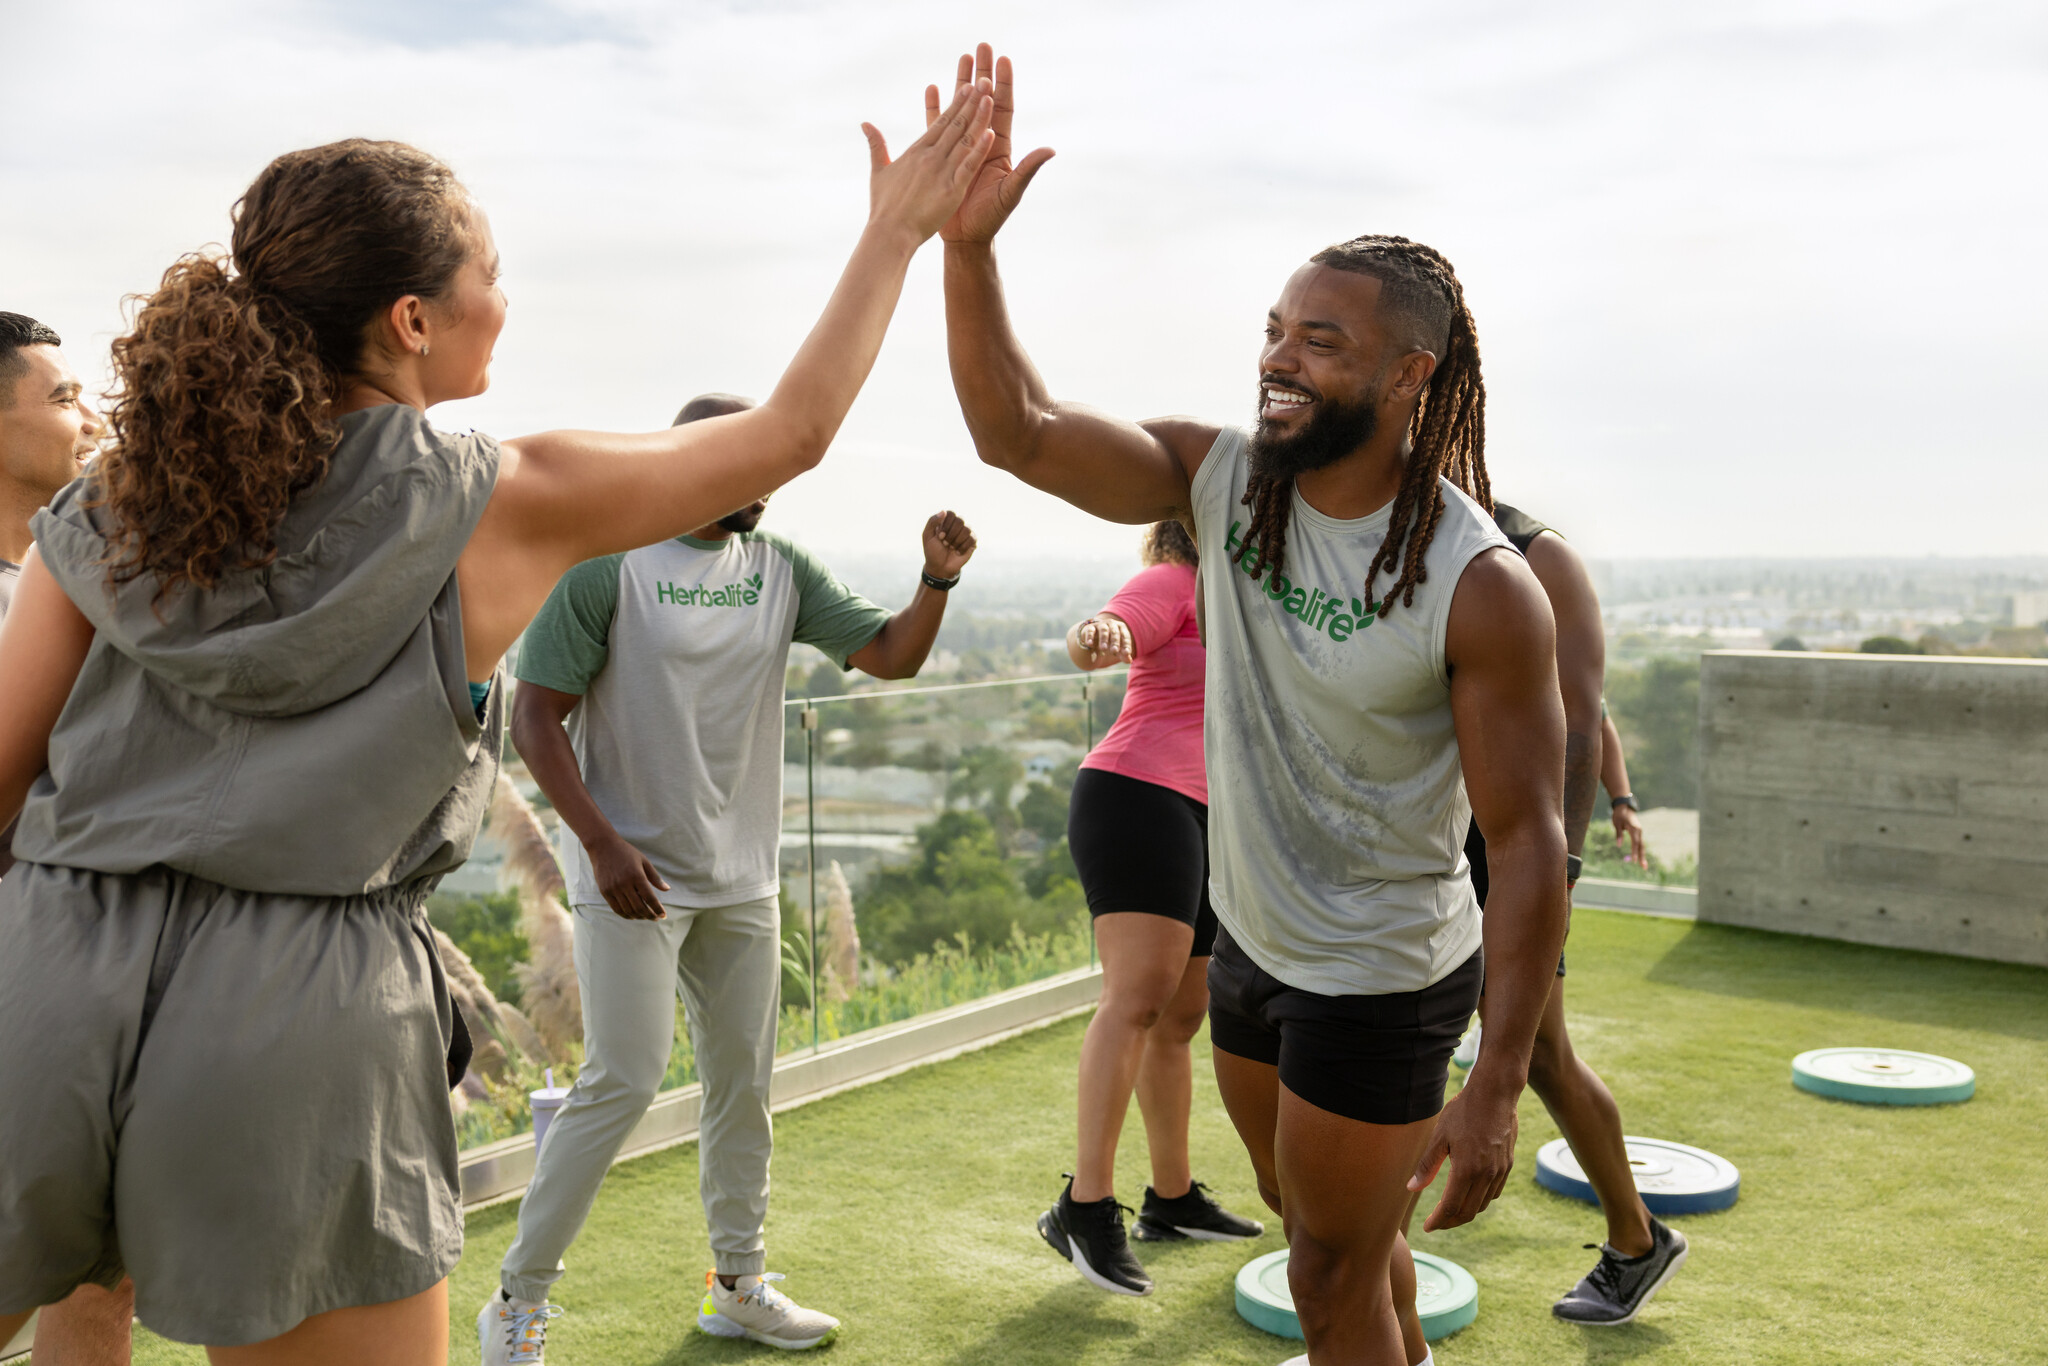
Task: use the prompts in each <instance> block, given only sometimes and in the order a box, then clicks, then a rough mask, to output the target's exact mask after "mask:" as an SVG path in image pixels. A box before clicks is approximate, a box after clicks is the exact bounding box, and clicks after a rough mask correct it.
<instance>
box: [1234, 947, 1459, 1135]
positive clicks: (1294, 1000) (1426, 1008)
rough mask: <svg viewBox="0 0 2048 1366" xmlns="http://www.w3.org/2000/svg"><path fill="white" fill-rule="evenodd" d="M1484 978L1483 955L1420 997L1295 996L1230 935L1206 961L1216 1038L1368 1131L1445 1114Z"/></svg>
mask: <svg viewBox="0 0 2048 1366" xmlns="http://www.w3.org/2000/svg"><path fill="white" fill-rule="evenodd" d="M1485 973H1486V951H1485V950H1484V949H1474V950H1473V951H1472V956H1471V957H1470V958H1467V959H1466V960H1465V961H1464V962H1463V963H1461V964H1459V965H1458V966H1457V967H1456V968H1454V969H1452V970H1451V972H1450V974H1449V975H1448V976H1446V977H1444V978H1443V979H1442V980H1440V981H1438V982H1436V983H1435V984H1434V985H1432V986H1427V987H1424V988H1423V989H1422V990H1420V991H1397V992H1390V993H1388V994H1385V995H1380V996H1324V995H1321V994H1320V993H1317V992H1313V991H1302V990H1300V989H1299V988H1296V987H1290V986H1288V985H1287V984H1286V983H1285V982H1283V981H1281V980H1280V979H1279V978H1277V977H1274V976H1273V975H1272V974H1271V973H1269V972H1267V971H1266V970H1265V969H1264V968H1261V967H1260V966H1259V965H1258V964H1257V963H1254V962H1253V961H1252V960H1251V959H1250V958H1248V957H1246V956H1245V952H1244V950H1243V949H1240V948H1239V947H1238V946H1237V945H1236V944H1235V943H1234V942H1232V940H1231V938H1230V933H1229V931H1227V930H1226V931H1224V932H1223V933H1221V934H1219V935H1218V936H1217V938H1216V952H1215V954H1214V955H1213V956H1211V958H1210V959H1209V1039H1210V1041H1211V1042H1212V1043H1214V1044H1215V1046H1216V1047H1218V1048H1220V1049H1222V1050H1223V1051H1224V1052H1225V1053H1230V1054H1234V1055H1236V1056H1237V1057H1240V1058H1249V1059H1251V1060H1252V1061H1253V1062H1262V1063H1266V1064H1267V1065H1269V1066H1273V1067H1278V1068H1279V1069H1280V1082H1281V1084H1282V1085H1284V1086H1285V1087H1286V1088H1287V1089H1288V1090H1290V1091H1292V1092H1294V1094H1295V1095H1297V1096H1300V1097H1301V1098H1302V1099H1303V1100H1305V1101H1307V1102H1308V1103H1309V1104H1311V1105H1313V1106H1315V1107H1316V1108H1317V1109H1319V1110H1328V1111H1329V1112H1330V1113H1331V1114H1334V1115H1342V1116H1343V1117H1344V1118H1346V1119H1355V1120H1358V1121H1359V1122H1361V1123H1364V1124H1413V1123H1414V1122H1415V1121H1417V1120H1420V1119H1428V1118H1430V1117H1431V1116H1433V1115H1435V1114H1436V1113H1437V1111H1439V1110H1441V1109H1443V1104H1444V1083H1445V1082H1446V1081H1447V1080H1448V1079H1449V1077H1450V1066H1451V1053H1452V1051H1453V1050H1455V1049H1456V1048H1457V1046H1458V1040H1459V1039H1460V1038H1462V1037H1464V1034H1465V1027H1466V1026H1467V1025H1468V1024H1470V1023H1471V1021H1472V1012H1473V1011H1474V1010H1475V1009H1477V1008H1478V1006H1479V988H1480V984H1481V982H1482V980H1483V979H1484V977H1485Z"/></svg>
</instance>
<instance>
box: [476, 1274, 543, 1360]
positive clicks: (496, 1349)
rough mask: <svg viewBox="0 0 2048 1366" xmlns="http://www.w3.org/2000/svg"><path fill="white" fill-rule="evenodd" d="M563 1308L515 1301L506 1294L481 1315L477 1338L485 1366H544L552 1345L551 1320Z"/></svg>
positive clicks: (494, 1299)
mask: <svg viewBox="0 0 2048 1366" xmlns="http://www.w3.org/2000/svg"><path fill="white" fill-rule="evenodd" d="M561 1313H562V1306H561V1305H559V1304H533V1303H531V1302H529V1301H526V1300H515V1299H513V1298H512V1297H511V1296H510V1295H507V1294H506V1293H505V1292H504V1291H503V1290H500V1291H498V1292H497V1293H496V1294H495V1295H492V1296H491V1297H490V1298H489V1299H487V1300H485V1301H484V1307H483V1308H482V1309H480V1310H478V1311H477V1315H476V1338H477V1343H478V1345H480V1346H481V1347H482V1348H483V1353H484V1366H542V1362H541V1356H542V1353H544V1352H545V1351H546V1350H547V1345H548V1320H549V1319H552V1318H558V1317H560V1316H561Z"/></svg>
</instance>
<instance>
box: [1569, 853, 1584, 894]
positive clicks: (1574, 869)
mask: <svg viewBox="0 0 2048 1366" xmlns="http://www.w3.org/2000/svg"><path fill="white" fill-rule="evenodd" d="M1585 866H1586V861H1585V860H1584V859H1582V858H1580V857H1579V856H1578V855H1577V854H1566V855H1565V856H1564V885H1565V888H1566V890H1570V889H1571V888H1573V887H1576V886H1578V885H1579V870H1580V869H1581V868H1583V867H1585Z"/></svg>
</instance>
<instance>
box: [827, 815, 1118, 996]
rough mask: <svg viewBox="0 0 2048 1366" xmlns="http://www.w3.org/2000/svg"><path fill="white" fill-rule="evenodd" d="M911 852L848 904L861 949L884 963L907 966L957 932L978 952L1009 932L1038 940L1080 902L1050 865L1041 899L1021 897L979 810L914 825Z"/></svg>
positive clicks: (1021, 889) (1010, 865) (1069, 916)
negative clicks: (914, 846) (911, 857)
mask: <svg viewBox="0 0 2048 1366" xmlns="http://www.w3.org/2000/svg"><path fill="white" fill-rule="evenodd" d="M917 848H918V853H917V857H916V858H915V859H914V860H913V861H912V862H910V863H909V864H907V865H905V866H903V867H898V868H882V869H879V870H877V871H876V872H875V873H874V874H873V875H871V876H870V877H869V879H868V882H867V886H866V887H865V889H863V892H862V894H861V895H860V896H859V897H857V898H855V901H854V906H855V910H856V914H857V915H858V916H859V920H860V937H861V943H862V945H863V946H864V947H865V948H867V949H868V951H869V952H871V953H873V954H874V955H875V956H876V957H877V958H879V959H881V960H882V961H883V962H885V963H891V964H895V963H907V962H909V961H910V960H911V959H912V958H914V957H916V956H917V955H918V954H920V953H930V952H931V951H932V948H933V946H934V945H936V944H941V943H950V942H954V941H955V940H956V939H957V937H958V936H959V935H961V934H965V935H966V936H967V939H968V943H969V944H970V945H971V946H972V947H973V948H974V949H976V950H978V951H985V950H988V949H992V948H995V947H998V946H1000V945H1002V944H1005V943H1008V942H1009V940H1010V937H1011V933H1012V927H1013V926H1014V927H1016V928H1018V929H1021V930H1023V931H1024V932H1025V933H1026V934H1045V933H1047V932H1049V931H1051V930H1054V929H1058V928H1060V927H1061V926H1062V925H1064V924H1066V923H1067V922H1068V921H1070V920H1071V919H1072V917H1073V915H1074V914H1075V910H1076V907H1077V906H1078V904H1079V898H1078V888H1076V887H1074V886H1073V885H1072V884H1071V882H1069V881H1066V880H1063V879H1061V878H1059V877H1058V876H1056V875H1055V874H1056V873H1057V871H1058V870H1057V866H1055V867H1054V869H1053V870H1052V873H1051V874H1048V875H1047V876H1046V877H1045V878H1043V879H1042V880H1041V881H1042V884H1043V885H1044V886H1045V889H1046V893H1047V895H1046V896H1045V897H1044V898H1043V899H1039V898H1034V897H1031V896H1028V895H1026V894H1025V889H1024V887H1023V886H1021V885H1020V884H1019V881H1018V878H1017V874H1016V872H1015V868H1014V864H1013V862H1012V860H1010V859H1008V858H1006V857H1005V856H1004V854H1003V850H1002V847H1001V845H1000V843H999V842H998V840H997V838H996V829H995V827H994V826H993V825H992V824H990V822H989V819H988V817H987V816H985V815H983V814H982V813H981V812H979V811H959V810H954V811H946V812H942V813H941V814H940V815H939V818H938V819H937V820H935V821H932V822H930V823H929V824H926V825H922V826H919V827H918V830H917ZM1069 863H1070V864H1071V860H1069Z"/></svg>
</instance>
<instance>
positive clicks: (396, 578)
mask: <svg viewBox="0 0 2048 1366" xmlns="http://www.w3.org/2000/svg"><path fill="white" fill-rule="evenodd" d="M341 429H342V440H341V444H340V445H339V446H338V447H337V448H336V450H335V453H334V458H333V461H332V464H331V467H330V468H329V470H328V473H327V476H326V478H324V479H322V480H321V481H320V483H319V484H317V485H316V486H314V487H313V488H311V489H309V490H307V491H306V492H304V493H302V494H300V495H299V497H298V498H297V499H296V500H295V501H294V502H293V504H292V506H291V510H290V511H289V512H288V513H286V515H285V519H284V522H283V525H282V526H281V527H280V528H279V531H278V536H277V546H278V555H277V558H276V560H275V561H274V562H273V563H271V564H270V565H268V566H265V567H264V568H261V569H254V570H248V571H244V572H240V573H236V574H231V575H228V576H227V577H225V578H223V579H222V580H221V581H220V583H219V584H217V585H216V586H215V587H213V588H210V589H205V590H196V589H191V588H183V589H180V590H178V591H175V592H173V593H172V594H170V595H169V596H168V597H166V598H164V599H163V601H162V602H160V603H153V602H152V599H154V598H155V595H156V589H157V583H156V578H155V576H154V575H148V574H145V575H143V576H142V577H140V578H136V579H131V580H130V581H128V582H127V583H124V584H119V585H110V584H109V583H108V580H107V570H106V562H107V558H108V552H109V544H108V540H107V534H108V530H109V521H110V516H109V513H108V511H107V510H106V509H105V508H91V507H87V506H85V503H86V496H87V494H88V493H89V492H90V489H91V486H92V483H91V479H90V478H89V477H88V478H86V479H82V480H79V481H78V482H76V483H74V484H72V485H71V486H70V487H69V488H67V489H65V490H64V491H63V492H62V493H60V494H59V495H58V496H57V497H56V498H55V499H54V500H53V501H52V502H51V504H50V506H49V507H48V508H47V509H46V510H44V511H43V512H41V513H38V514H37V516H36V518H35V522H34V531H35V537H36V543H37V545H38V547H39V548H40V550H41V553H42V557H43V561H44V563H45V564H47V565H48V566H49V568H50V571H51V573H53V574H54V575H55V576H56V578H57V581H58V583H59V584H60V585H61V586H62V587H63V589H64V591H65V593H66V594H68V595H69V596H70V598H71V600H72V602H74V603H76V604H77V605H78V608H79V610H80V611H81V612H83V613H84V614H85V615H86V617H87V618H88V619H89V620H90V621H91V622H92V624H93V627H94V629H95V630H96V631H97V632H98V634H97V635H96V636H95V637H94V639H93V643H92V646H91V649H90V650H89V651H88V652H87V654H86V658H85V664H84V667H83V668H82V669H81V670H80V671H79V675H78V682H77V684H76V685H75V686H74V687H73V688H72V690H71V697H70V700H69V701H68V702H67V703H66V704H65V706H64V710H63V712H62V714H61V715H60V716H59V717H58V720H57V726H56V729H55V730H54V731H52V732H51V735H50V766H49V769H48V771H47V772H45V773H44V774H43V775H42V777H41V778H39V779H37V781H36V783H35V786H34V787H33V788H32V789H31V790H30V793H29V797H28V801H27V804H26V805H25V806H24V807H23V809H22V815H21V827H20V832H19V833H18V834H17V836H16V837H15V844H14V851H15V855H16V857H18V858H21V859H24V860H28V861H31V862H35V863H43V864H56V865H61V866H65V867H72V868H85V869H92V870H95V871H98V872H103V873H136V872H140V871H142V870H143V869H145V868H149V867H152V866H154V865H158V864H161V865H165V866H168V867H170V868H173V869H176V870H178V871H180V872H185V873H190V874H192V875H193V876H195V877H201V878H205V879H207V880H209V881H213V882H218V883H221V884H223V885H226V886H229V887H235V888H239V889H241V890H244V891H251V892H276V893H288V894H297V895H306V896H354V895H360V894H362V893H366V892H375V891H380V890H382V889H385V888H389V887H396V886H399V885H402V884H405V883H409V882H414V881H417V880H419V879H422V878H430V877H437V876H438V875H440V874H443V873H446V872H448V871H449V870H451V869H453V868H455V867H456V866H457V865H459V864H460V863H461V862H462V861H463V860H464V859H465V858H467V857H468V856H469V850H470V846H471V844H472V843H473V842H474V841H475V838H476V832H477V827H478V826H479V825H480V824H481V822H482V819H483V813H484V809H485V807H486V805H487V804H488V802H489V799H490V791H491V784H492V782H493V781H494V780H495V778H496V775H497V766H498V753H499V747H500V744H501V742H502V737H503V734H504V725H505V721H504V702H503V697H502V693H503V691H504V690H503V689H502V688H500V687H494V688H492V690H491V699H490V703H489V706H488V708H487V709H486V711H485V715H484V719H483V721H482V722H481V723H479V722H478V720H477V716H476V712H475V709H474V708H473V707H472V705H471V703H470V698H469V688H468V679H467V670H466V669H465V667H464V662H463V647H462V612H461V603H460V599H459V598H458V596H457V591H456V584H455V563H456V560H457V558H458V557H459V556H460V555H461V554H462V551H463V548H464V547H465V546H466V545H467V544H468V543H469V536H470V532H471V531H472V530H473V529H474V528H475V526H476V523H477V519H478V518H479V517H480V516H482V514H483V510H484V505H485V504H486V503H487V502H489V501H490V496H491V490H492V488H493V487H494V485H495V484H496V482H497V475H498V446H497V443H496V442H494V441H492V440H491V439H490V438H489V437H485V436H461V437H457V436H448V435H446V434H444V433H441V432H437V431H435V430H434V429H433V428H432V427H430V426H428V425H427V421H426V418H425V417H424V416H423V415H421V414H420V413H419V412H418V411H417V410H415V409H412V408H408V407H403V406H400V405H396V404H394V405H389V406H385V407H379V408H370V409H366V410H364V411H361V412H356V413H350V414H349V415H347V416H346V417H344V418H342V420H341Z"/></svg>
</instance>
